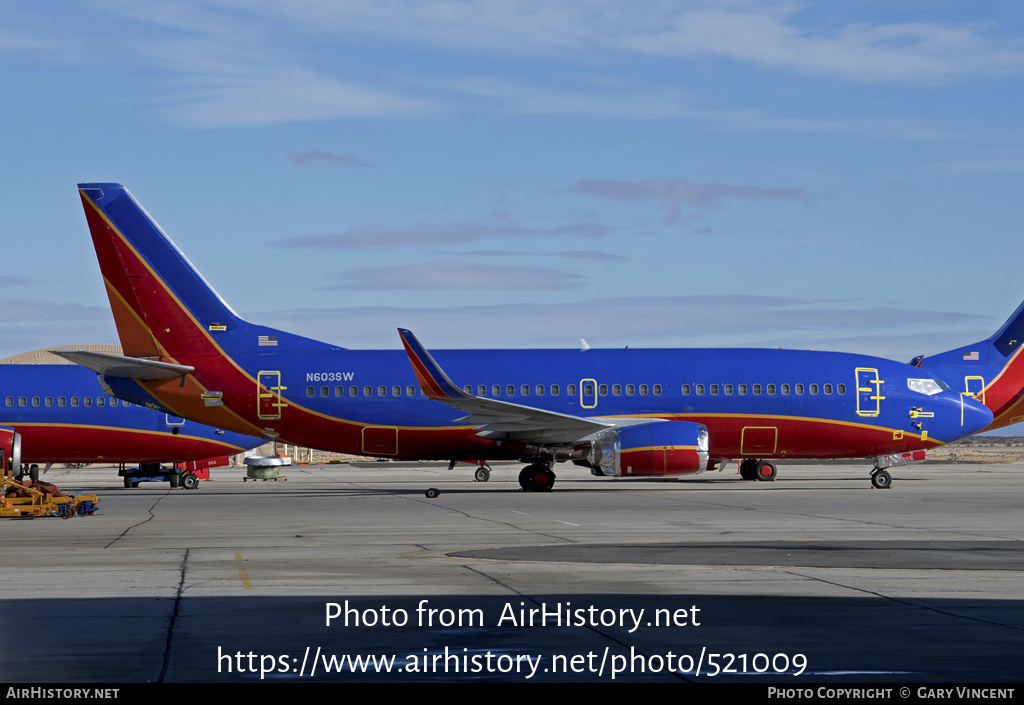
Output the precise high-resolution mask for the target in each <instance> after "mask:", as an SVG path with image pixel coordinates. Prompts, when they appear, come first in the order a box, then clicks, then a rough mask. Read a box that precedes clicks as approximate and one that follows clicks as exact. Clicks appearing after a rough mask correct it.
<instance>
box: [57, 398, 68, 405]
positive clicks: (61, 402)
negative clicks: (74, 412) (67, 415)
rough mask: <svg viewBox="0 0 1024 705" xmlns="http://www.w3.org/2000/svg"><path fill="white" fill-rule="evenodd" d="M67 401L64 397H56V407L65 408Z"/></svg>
mask: <svg viewBox="0 0 1024 705" xmlns="http://www.w3.org/2000/svg"><path fill="white" fill-rule="evenodd" d="M67 403H68V400H67V399H66V398H64V397H57V406H66V405H67Z"/></svg>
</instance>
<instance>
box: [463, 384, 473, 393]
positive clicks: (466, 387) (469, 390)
mask: <svg viewBox="0 0 1024 705" xmlns="http://www.w3.org/2000/svg"><path fill="white" fill-rule="evenodd" d="M462 391H464V392H465V393H466V394H472V393H473V385H471V384H466V385H463V387H462Z"/></svg>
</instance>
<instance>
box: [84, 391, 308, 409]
mask: <svg viewBox="0 0 1024 705" xmlns="http://www.w3.org/2000/svg"><path fill="white" fill-rule="evenodd" d="M306 396H307V397H315V396H316V390H315V389H313V388H312V387H306ZM72 406H74V404H72Z"/></svg>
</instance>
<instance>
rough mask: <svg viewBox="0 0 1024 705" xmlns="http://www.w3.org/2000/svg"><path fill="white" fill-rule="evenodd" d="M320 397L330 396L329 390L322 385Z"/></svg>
mask: <svg viewBox="0 0 1024 705" xmlns="http://www.w3.org/2000/svg"><path fill="white" fill-rule="evenodd" d="M320 396H322V397H329V396H331V388H330V387H328V386H326V385H324V386H323V387H320Z"/></svg>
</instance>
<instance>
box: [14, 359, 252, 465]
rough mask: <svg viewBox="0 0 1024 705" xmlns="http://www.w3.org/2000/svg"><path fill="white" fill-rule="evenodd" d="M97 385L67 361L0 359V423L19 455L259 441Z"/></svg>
mask: <svg viewBox="0 0 1024 705" xmlns="http://www.w3.org/2000/svg"><path fill="white" fill-rule="evenodd" d="M98 392H99V389H98V388H97V386H96V377H95V375H93V374H92V373H90V372H89V371H88V370H84V369H82V368H81V367H75V366H74V365H0V425H3V426H8V427H11V428H13V429H14V430H15V431H17V433H18V434H19V435H20V437H21V462H22V463H23V464H25V465H28V464H42V463H46V464H52V463H95V462H102V463H122V462H124V463H161V462H164V463H175V462H187V461H192V460H203V459H205V458H212V457H215V456H219V455H234V454H235V453H241V452H243V451H245V450H248V449H250V448H255V447H256V446H257V445H260V444H262V443H264V441H263V440H262V439H260V438H254V437H252V436H245V435H241V434H237V433H232V432H230V431H223V430H220V429H216V428H210V427H209V426H204V425H202V424H199V423H193V422H186V421H185V419H183V418H176V417H173V416H170V415H168V414H166V413H159V412H156V411H151V410H149V409H143V408H141V407H139V406H136V405H133V404H129V403H128V402H125V401H119V400H117V399H113V398H108V397H107V396H106V395H103V394H98ZM33 479H38V477H34V478H33Z"/></svg>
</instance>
